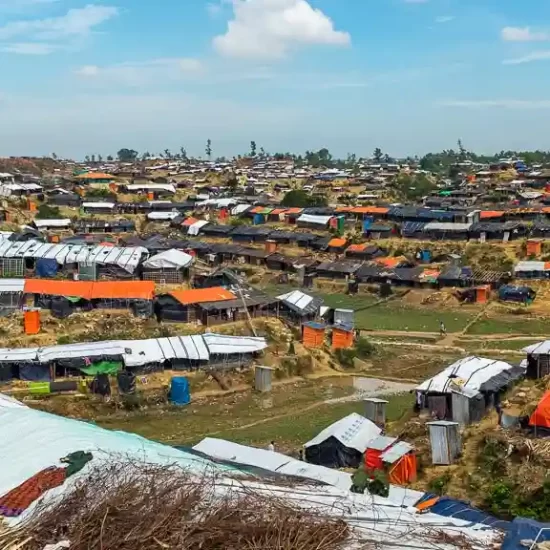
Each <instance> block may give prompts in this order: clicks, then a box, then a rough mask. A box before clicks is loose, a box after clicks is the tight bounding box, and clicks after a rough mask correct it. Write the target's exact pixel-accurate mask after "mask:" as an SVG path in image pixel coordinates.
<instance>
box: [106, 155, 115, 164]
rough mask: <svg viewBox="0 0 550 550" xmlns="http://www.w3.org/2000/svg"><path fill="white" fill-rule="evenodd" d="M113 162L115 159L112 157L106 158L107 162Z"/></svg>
mask: <svg viewBox="0 0 550 550" xmlns="http://www.w3.org/2000/svg"><path fill="white" fill-rule="evenodd" d="M113 160H115V159H114V158H113V155H108V156H107V161H108V162H113Z"/></svg>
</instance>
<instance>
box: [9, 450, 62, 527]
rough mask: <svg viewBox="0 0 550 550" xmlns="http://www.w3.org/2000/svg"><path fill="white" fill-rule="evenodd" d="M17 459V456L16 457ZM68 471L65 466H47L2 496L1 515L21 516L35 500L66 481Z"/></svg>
mask: <svg viewBox="0 0 550 550" xmlns="http://www.w3.org/2000/svg"><path fill="white" fill-rule="evenodd" d="M14 460H17V457H14ZM65 479H67V473H66V469H65V468H56V467H53V466H52V467H50V468H46V469H44V470H42V471H40V472H38V473H37V474H35V475H34V476H32V477H31V478H30V479H27V481H25V482H23V483H22V484H21V485H19V486H18V487H16V488H15V489H12V490H11V491H10V492H9V493H7V494H5V495H4V496H3V497H0V515H2V516H4V517H17V516H20V515H21V514H22V513H23V512H24V511H25V510H26V509H27V508H28V507H29V506H30V505H31V504H32V503H33V502H34V501H35V500H38V499H39V498H40V497H41V496H42V495H43V494H44V493H45V492H46V491H49V490H50V489H54V488H55V487H59V486H60V485H63V483H65Z"/></svg>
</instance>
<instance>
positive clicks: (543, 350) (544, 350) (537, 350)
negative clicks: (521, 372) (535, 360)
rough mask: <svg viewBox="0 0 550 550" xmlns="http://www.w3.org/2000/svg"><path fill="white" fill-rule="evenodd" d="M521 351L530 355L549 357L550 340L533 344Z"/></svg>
mask: <svg viewBox="0 0 550 550" xmlns="http://www.w3.org/2000/svg"><path fill="white" fill-rule="evenodd" d="M521 351H523V352H524V353H528V354H529V355H548V354H550V340H545V341H544V342H539V343H538V344H531V345H530V346H527V347H525V348H523V349H522V350H521ZM526 366H527V365H526Z"/></svg>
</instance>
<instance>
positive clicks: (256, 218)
mask: <svg viewBox="0 0 550 550" xmlns="http://www.w3.org/2000/svg"><path fill="white" fill-rule="evenodd" d="M253 223H254V225H260V224H262V223H265V218H264V216H263V214H254V219H253Z"/></svg>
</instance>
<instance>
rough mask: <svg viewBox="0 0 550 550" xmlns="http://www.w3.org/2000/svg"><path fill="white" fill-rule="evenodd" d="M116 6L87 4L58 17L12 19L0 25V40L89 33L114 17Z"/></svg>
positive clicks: (62, 36)
mask: <svg viewBox="0 0 550 550" xmlns="http://www.w3.org/2000/svg"><path fill="white" fill-rule="evenodd" d="M117 14H118V8H116V7H114V6H99V5H95V4H88V5H87V6H85V7H83V8H75V9H71V10H69V11H68V12H67V13H66V14H65V15H62V16H60V17H50V18H46V19H29V20H21V21H12V22H10V23H7V24H6V25H4V26H2V27H0V40H11V39H14V38H17V37H19V36H24V37H25V38H27V39H28V38H29V37H31V38H33V39H38V40H52V39H59V38H67V37H75V36H82V35H86V34H89V33H90V32H91V31H92V30H93V28H94V27H96V26H97V25H100V24H101V23H104V22H105V21H107V20H109V19H111V18H112V17H115V16H116V15H117Z"/></svg>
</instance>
